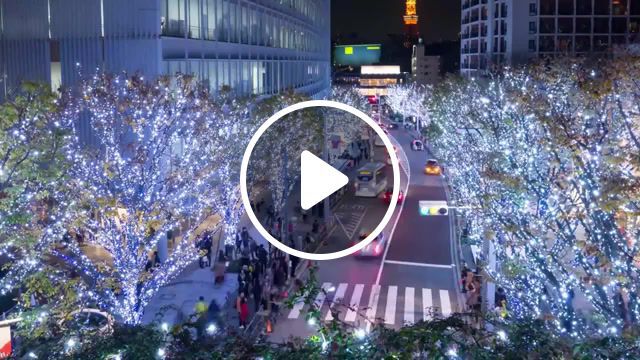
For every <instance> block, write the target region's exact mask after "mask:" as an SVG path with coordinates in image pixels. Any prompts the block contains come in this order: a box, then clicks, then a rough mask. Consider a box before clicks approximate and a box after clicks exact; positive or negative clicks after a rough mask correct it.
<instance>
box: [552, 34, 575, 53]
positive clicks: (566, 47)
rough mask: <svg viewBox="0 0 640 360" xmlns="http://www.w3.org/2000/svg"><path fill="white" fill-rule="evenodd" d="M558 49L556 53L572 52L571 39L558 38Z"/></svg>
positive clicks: (568, 37)
mask: <svg viewBox="0 0 640 360" xmlns="http://www.w3.org/2000/svg"><path fill="white" fill-rule="evenodd" d="M557 45H558V48H557V49H556V51H558V52H563V53H567V52H572V51H573V38H572V37H571V36H558V41H557Z"/></svg>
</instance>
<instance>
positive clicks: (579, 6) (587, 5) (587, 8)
mask: <svg viewBox="0 0 640 360" xmlns="http://www.w3.org/2000/svg"><path fill="white" fill-rule="evenodd" d="M592 5H593V4H592V3H591V1H577V2H576V14H578V15H592V14H593V6H592Z"/></svg>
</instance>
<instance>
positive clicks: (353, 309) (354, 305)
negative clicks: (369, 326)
mask: <svg viewBox="0 0 640 360" xmlns="http://www.w3.org/2000/svg"><path fill="white" fill-rule="evenodd" d="M363 290H364V284H357V285H356V286H355V288H354V289H353V294H351V301H350V302H349V309H348V310H347V314H346V315H345V317H344V321H348V322H353V321H356V317H357V316H358V309H359V308H360V298H361V297H362V291H363Z"/></svg>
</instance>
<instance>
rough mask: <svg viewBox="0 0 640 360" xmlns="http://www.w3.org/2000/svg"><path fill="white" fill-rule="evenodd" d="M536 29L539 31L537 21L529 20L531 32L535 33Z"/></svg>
mask: <svg viewBox="0 0 640 360" xmlns="http://www.w3.org/2000/svg"><path fill="white" fill-rule="evenodd" d="M536 31H537V29H536V22H535V21H529V34H535V33H536Z"/></svg>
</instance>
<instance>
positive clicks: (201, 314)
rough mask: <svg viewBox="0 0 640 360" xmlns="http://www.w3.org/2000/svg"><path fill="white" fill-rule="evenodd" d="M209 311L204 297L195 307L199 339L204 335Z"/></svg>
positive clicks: (199, 299) (200, 298)
mask: <svg viewBox="0 0 640 360" xmlns="http://www.w3.org/2000/svg"><path fill="white" fill-rule="evenodd" d="M207 309H208V307H207V303H206V302H205V301H204V296H200V297H199V298H198V302H197V303H196V306H195V311H196V313H195V316H196V332H197V335H198V337H199V338H200V337H202V335H203V334H204V323H205V322H206V320H207V319H206V315H207Z"/></svg>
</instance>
